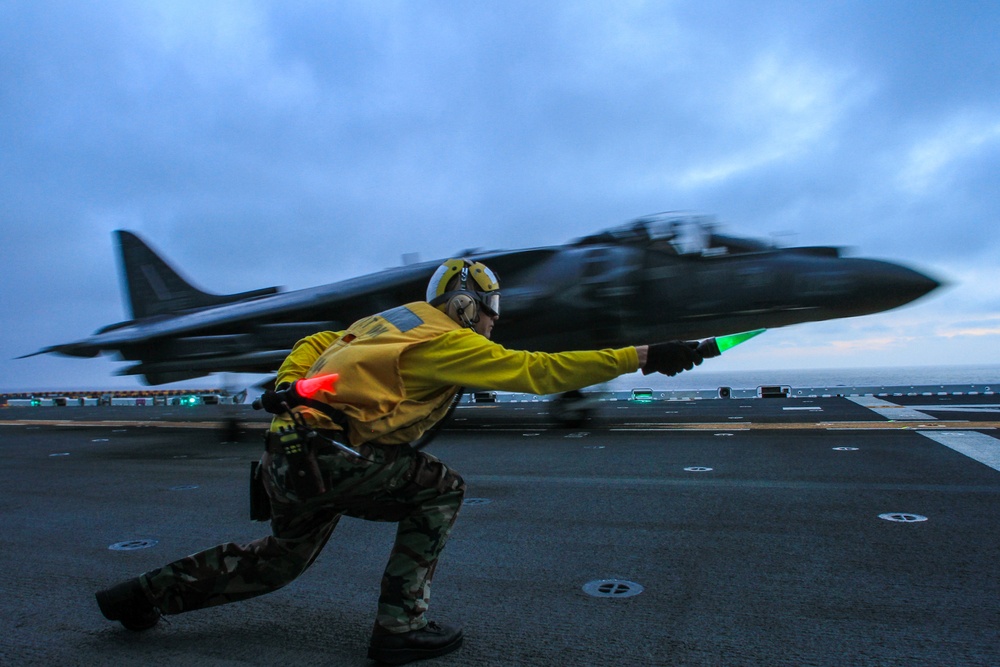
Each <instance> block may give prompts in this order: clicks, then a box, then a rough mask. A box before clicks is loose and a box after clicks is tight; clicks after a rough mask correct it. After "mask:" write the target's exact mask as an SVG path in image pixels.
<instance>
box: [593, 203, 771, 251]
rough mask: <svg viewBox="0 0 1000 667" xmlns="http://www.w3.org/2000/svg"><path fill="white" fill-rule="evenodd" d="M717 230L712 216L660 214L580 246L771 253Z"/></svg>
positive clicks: (766, 247) (762, 245)
mask: <svg viewBox="0 0 1000 667" xmlns="http://www.w3.org/2000/svg"><path fill="white" fill-rule="evenodd" d="M717 227H718V223H716V221H715V218H714V217H713V216H709V215H696V214H690V213H678V212H668V213H657V214H655V215H650V216H646V217H643V218H639V219H638V220H634V221H632V222H629V223H627V224H625V225H622V226H620V227H612V228H611V229H608V230H607V231H604V232H601V233H600V234H594V235H592V236H587V237H585V238H582V239H580V240H579V241H578V242H577V243H579V244H581V245H590V244H595V243H621V244H639V245H643V246H646V247H648V248H650V249H653V250H658V251H661V252H668V253H670V254H675V255H685V256H694V257H700V256H704V257H714V256H720V255H730V254H742V253H747V252H760V251H765V250H769V249H772V246H770V245H768V244H766V243H763V242H761V241H757V240H754V239H743V238H736V237H733V236H724V235H721V234H717V233H716V229H717Z"/></svg>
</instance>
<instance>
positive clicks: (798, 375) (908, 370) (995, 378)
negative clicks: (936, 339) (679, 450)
mask: <svg viewBox="0 0 1000 667" xmlns="http://www.w3.org/2000/svg"><path fill="white" fill-rule="evenodd" d="M769 385H788V386H790V387H869V386H887V387H890V386H891V387H907V386H922V387H924V386H935V385H940V386H950V387H955V386H961V385H976V386H983V385H986V386H990V387H992V388H993V390H997V389H1000V364H988V365H982V366H912V367H886V368H825V369H791V370H790V369H778V370H757V371H710V370H707V369H706V368H705V367H704V366H702V367H698V368H695V369H694V370H692V371H686V372H684V373H681V374H680V375H677V376H675V377H672V378H670V377H666V376H664V375H643V374H642V373H633V374H631V375H623V376H622V377H620V378H618V379H616V380H612V381H611V382H609V383H608V384H607V385H602V388H604V389H606V390H609V391H629V390H631V389H634V388H636V387H649V388H650V389H655V390H665V391H671V390H688V389H718V388H719V387H730V388H732V389H753V388H756V387H761V386H769Z"/></svg>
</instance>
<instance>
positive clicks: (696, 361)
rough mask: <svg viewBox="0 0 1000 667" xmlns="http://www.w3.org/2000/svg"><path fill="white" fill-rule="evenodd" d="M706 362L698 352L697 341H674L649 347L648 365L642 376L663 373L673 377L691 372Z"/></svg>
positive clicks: (643, 369)
mask: <svg viewBox="0 0 1000 667" xmlns="http://www.w3.org/2000/svg"><path fill="white" fill-rule="evenodd" d="M703 360H704V357H702V355H701V353H700V352H699V351H698V342H697V341H693V342H692V341H681V340H672V341H669V342H667V343H655V344H653V345H650V346H649V352H648V354H647V356H646V365H645V366H643V367H642V374H643V375H649V374H650V373H663V374H664V375H669V376H671V377H673V376H674V375H677V374H678V373H680V372H681V371H689V370H691V369H692V368H694V367H695V366H698V365H700V364H701V362H702V361H703Z"/></svg>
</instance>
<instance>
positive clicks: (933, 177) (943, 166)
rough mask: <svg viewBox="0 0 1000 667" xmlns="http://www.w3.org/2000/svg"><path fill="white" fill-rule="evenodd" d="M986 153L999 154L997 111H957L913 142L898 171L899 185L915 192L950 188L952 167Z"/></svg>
mask: <svg viewBox="0 0 1000 667" xmlns="http://www.w3.org/2000/svg"><path fill="white" fill-rule="evenodd" d="M986 152H990V153H993V154H994V155H996V154H998V153H1000V114H998V115H997V116H995V117H992V118H990V117H981V115H980V114H976V115H970V114H967V113H964V112H963V113H960V114H958V115H957V116H956V117H953V118H950V119H948V120H946V121H944V122H943V123H941V124H940V125H939V126H936V127H934V128H932V129H931V130H930V131H929V132H928V133H927V134H926V135H925V136H923V137H920V138H918V139H917V140H916V141H915V143H914V145H913V146H912V147H911V148H910V150H909V154H908V156H907V159H906V161H905V162H904V163H903V165H902V168H901V169H900V172H899V176H898V180H899V184H900V187H902V188H903V189H904V190H906V191H909V192H911V193H914V194H923V193H926V192H927V191H928V190H932V189H933V190H941V189H947V188H949V187H952V181H953V179H954V173H953V171H954V169H955V168H956V167H957V166H958V165H959V164H960V163H962V162H964V161H967V160H970V159H972V158H974V157H976V156H977V155H980V154H982V153H986Z"/></svg>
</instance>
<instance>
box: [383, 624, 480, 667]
mask: <svg viewBox="0 0 1000 667" xmlns="http://www.w3.org/2000/svg"><path fill="white" fill-rule="evenodd" d="M461 645H462V629H461V628H453V627H451V626H448V625H442V624H440V623H435V622H433V621H431V622H430V623H428V624H427V626H426V627H424V628H421V629H420V630H411V631H410V632H404V633H402V634H395V635H394V634H390V633H388V632H385V631H380V629H379V628H378V627H376V629H375V632H374V633H373V634H372V641H371V644H369V646H368V657H369V658H371V659H372V660H377V661H378V662H382V663H385V664H387V665H402V664H405V663H407V662H413V661H414V660H423V659H425V658H436V657H437V656H439V655H444V654H445V653H451V652H452V651H454V650H455V649H457V648H458V647H459V646H461Z"/></svg>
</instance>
